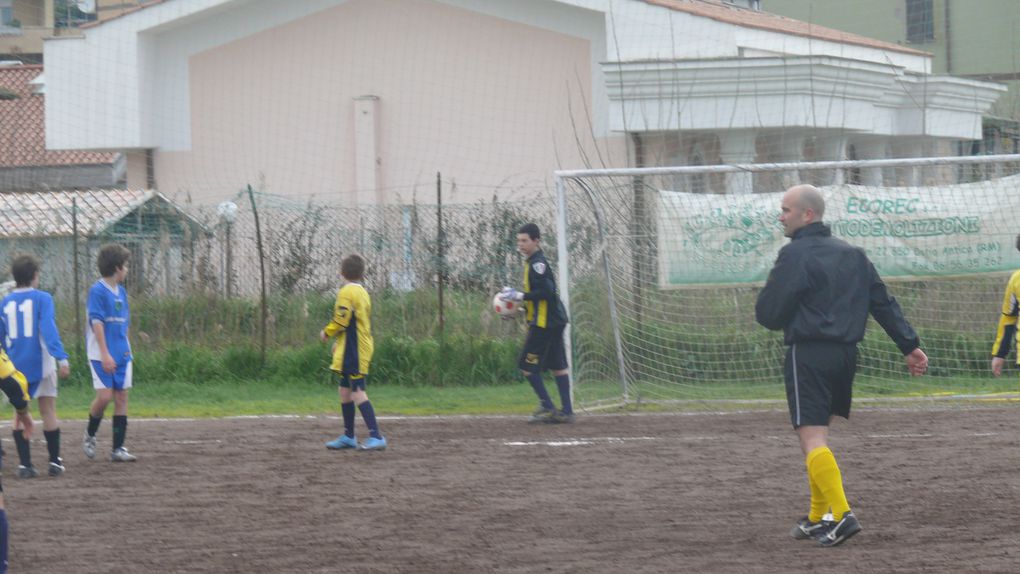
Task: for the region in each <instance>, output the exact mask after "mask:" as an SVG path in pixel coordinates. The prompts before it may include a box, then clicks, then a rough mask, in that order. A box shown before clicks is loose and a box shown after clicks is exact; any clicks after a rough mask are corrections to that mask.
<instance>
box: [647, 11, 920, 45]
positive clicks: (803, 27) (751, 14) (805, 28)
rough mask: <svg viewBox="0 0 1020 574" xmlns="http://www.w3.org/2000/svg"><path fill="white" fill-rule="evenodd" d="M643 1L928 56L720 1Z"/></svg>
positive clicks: (760, 26) (738, 22)
mask: <svg viewBox="0 0 1020 574" xmlns="http://www.w3.org/2000/svg"><path fill="white" fill-rule="evenodd" d="M644 1H645V3H647V4H651V5H653V6H661V7H663V8H668V9H670V10H674V11H676V12H686V13H688V14H692V15H694V16H703V17H705V18H711V19H712V20H716V21H719V22H725V23H727V24H734V25H737V26H744V27H747V28H757V29H760V30H769V31H771V32H779V33H781V34H792V35H794V36H803V37H805V38H816V39H818V40H826V41H829V42H839V43H842V44H854V45H857V46H864V47H867V48H876V49H879V50H892V51H894V52H903V53H905V54H914V55H918V56H924V55H928V53H927V52H922V51H920V50H915V49H913V48H908V47H906V46H903V45H900V44H895V43H893V42H884V41H882V40H875V39H874V38H868V37H867V36H859V35H857V34H850V33H848V32H842V31H840V30H835V29H833V28H826V27H824V26H818V25H816V24H811V23H810V22H803V21H801V20H794V19H792V18H787V17H785V16H779V15H778V14H771V13H769V12H759V11H757V10H749V9H747V8H741V7H739V6H734V5H732V4H725V3H723V2H721V0H644Z"/></svg>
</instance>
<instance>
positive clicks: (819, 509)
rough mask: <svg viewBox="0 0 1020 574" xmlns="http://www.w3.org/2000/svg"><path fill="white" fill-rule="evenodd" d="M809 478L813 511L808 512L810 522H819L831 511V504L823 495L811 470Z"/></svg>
mask: <svg viewBox="0 0 1020 574" xmlns="http://www.w3.org/2000/svg"><path fill="white" fill-rule="evenodd" d="M807 476H808V482H809V483H810V484H811V510H810V512H808V520H810V521H811V522H819V521H821V520H822V516H824V515H825V513H826V512H828V511H829V503H828V502H826V501H825V495H823V494H822V489H821V488H818V484H817V483H816V482H815V479H814V478H813V477H812V476H811V472H810V470H809V471H808V475H807Z"/></svg>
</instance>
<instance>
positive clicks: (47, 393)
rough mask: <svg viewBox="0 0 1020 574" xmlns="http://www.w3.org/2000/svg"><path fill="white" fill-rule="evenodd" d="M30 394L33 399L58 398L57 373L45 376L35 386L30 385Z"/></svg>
mask: <svg viewBox="0 0 1020 574" xmlns="http://www.w3.org/2000/svg"><path fill="white" fill-rule="evenodd" d="M28 394H29V395H31V396H32V398H33V399H37V398H39V397H55V396H57V372H56V371H53V372H51V373H50V374H48V375H43V378H42V379H40V380H39V382H38V383H36V384H34V385H33V384H31V383H29V385H28Z"/></svg>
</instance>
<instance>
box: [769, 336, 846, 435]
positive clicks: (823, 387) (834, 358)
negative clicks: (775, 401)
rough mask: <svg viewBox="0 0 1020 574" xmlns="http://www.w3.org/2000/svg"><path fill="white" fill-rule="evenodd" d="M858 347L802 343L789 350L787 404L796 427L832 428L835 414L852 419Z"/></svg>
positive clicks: (785, 366)
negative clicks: (851, 410)
mask: <svg viewBox="0 0 1020 574" xmlns="http://www.w3.org/2000/svg"><path fill="white" fill-rule="evenodd" d="M856 370H857V345H850V344H846V343H827V342H801V343H794V344H793V345H790V347H789V348H788V349H787V350H786V364H785V365H784V367H783V371H784V374H785V375H786V402H787V403H788V404H789V407H790V422H791V423H793V428H797V427H800V426H828V425H829V418H830V417H831V416H832V415H839V416H841V417H843V418H849V417H850V400H851V395H852V388H853V383H854V373H855V372H856Z"/></svg>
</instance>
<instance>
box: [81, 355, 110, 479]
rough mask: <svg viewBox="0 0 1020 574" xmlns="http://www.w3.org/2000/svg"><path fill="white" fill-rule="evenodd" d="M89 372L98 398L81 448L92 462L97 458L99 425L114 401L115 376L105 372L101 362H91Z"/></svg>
mask: <svg viewBox="0 0 1020 574" xmlns="http://www.w3.org/2000/svg"><path fill="white" fill-rule="evenodd" d="M89 370H90V371H91V372H92V388H93V389H94V390H95V391H96V397H95V398H94V399H92V404H91V405H89V424H88V427H86V429H85V437H84V438H82V442H81V448H82V450H83V451H85V456H86V457H88V458H89V459H90V460H91V459H94V458H96V433H98V432H99V424H100V423H101V422H103V414H104V413H105V412H106V405H108V404H110V401H112V400H113V375H112V374H110V373H107V372H106V371H105V370H103V365H102V363H100V362H99V361H89Z"/></svg>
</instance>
